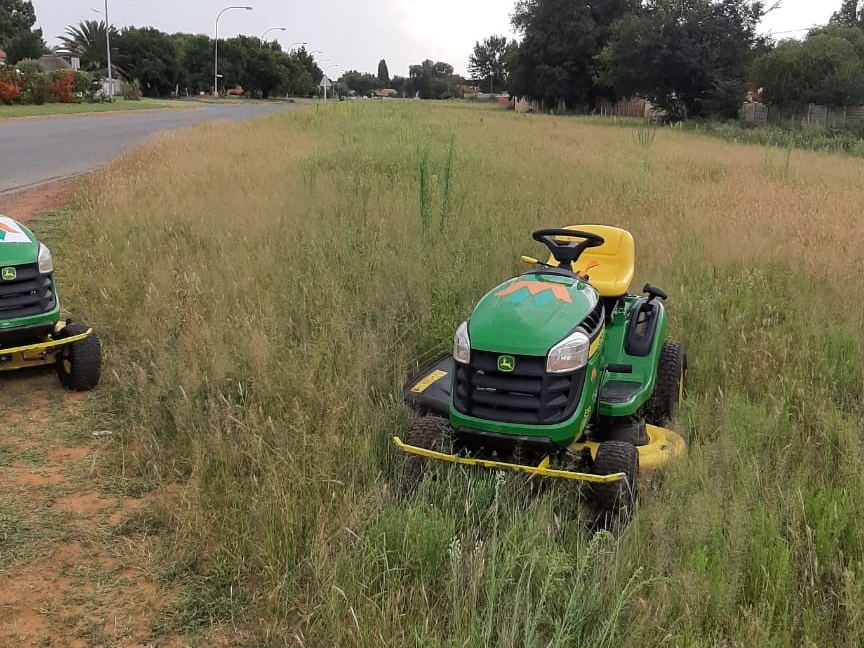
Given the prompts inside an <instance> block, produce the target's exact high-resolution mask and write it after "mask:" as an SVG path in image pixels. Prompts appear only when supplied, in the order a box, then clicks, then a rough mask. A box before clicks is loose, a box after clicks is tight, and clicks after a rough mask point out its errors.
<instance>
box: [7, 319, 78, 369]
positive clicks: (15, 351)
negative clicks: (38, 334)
mask: <svg viewBox="0 0 864 648" xmlns="http://www.w3.org/2000/svg"><path fill="white" fill-rule="evenodd" d="M92 334H93V329H92V328H88V329H87V331H86V332H84V333H81V334H80V335H70V336H69V337H66V338H63V339H62V340H46V341H44V342H37V343H36V344H27V345H24V346H18V347H12V348H9V349H3V348H0V371H11V370H13V369H22V368H24V367H38V366H40V365H47V364H53V363H54V361H55V358H54V355H55V354H56V353H59V352H60V350H61V349H62V348H63V347H64V346H67V345H69V344H72V343H73V342H78V341H79V340H83V339H85V338H88V337H90V336H91V335H92Z"/></svg>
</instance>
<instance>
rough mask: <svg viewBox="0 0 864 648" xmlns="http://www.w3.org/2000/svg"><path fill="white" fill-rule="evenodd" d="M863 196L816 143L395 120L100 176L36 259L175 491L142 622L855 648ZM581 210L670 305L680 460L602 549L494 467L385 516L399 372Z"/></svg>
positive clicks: (328, 638)
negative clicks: (678, 351) (167, 603)
mask: <svg viewBox="0 0 864 648" xmlns="http://www.w3.org/2000/svg"><path fill="white" fill-rule="evenodd" d="M232 142H237V143H242V146H230V143H232ZM229 148H230V150H231V151H232V154H231V155H230V156H229V155H225V152H226V150H227V149H229ZM862 181H864V163H862V161H860V160H855V159H852V158H848V157H842V158H841V157H830V156H827V155H818V154H813V153H803V152H800V151H787V150H779V151H778V150H777V149H770V148H763V147H742V146H735V145H731V144H726V143H723V142H718V141H716V140H711V139H706V138H697V137H693V136H690V135H688V134H686V133H681V132H675V131H666V130H664V131H659V132H657V133H656V137H653V138H646V137H645V136H644V134H643V135H642V137H640V136H639V133H637V132H635V131H634V130H633V129H626V128H604V127H602V126H597V125H591V124H584V123H579V122H578V121H575V120H568V119H556V118H551V117H544V116H517V115H513V114H508V113H504V112H500V111H497V110H485V109H482V110H481V109H465V108H459V107H452V106H441V105H438V106H436V105H433V104H426V103H420V102H405V103H401V102H385V103H379V102H374V103H373V102H350V103H349V102H346V103H344V104H335V103H334V104H332V105H328V106H321V105H319V106H316V107H314V108H310V109H308V110H303V111H296V112H289V113H283V114H280V115H278V116H274V117H271V118H267V119H266V120H263V121H257V122H251V123H242V124H235V125H231V124H220V125H206V126H202V127H200V128H198V129H197V130H195V131H193V132H187V133H173V134H169V135H165V136H163V137H161V138H160V139H158V140H156V141H155V142H153V143H151V144H149V145H148V146H147V147H145V148H144V149H142V150H140V151H137V152H134V153H132V154H130V155H128V156H127V157H125V158H123V159H122V160H120V161H119V162H117V163H116V164H114V165H113V166H112V167H111V168H110V170H109V171H108V173H107V178H106V176H105V175H100V178H99V180H98V182H96V181H94V182H93V184H92V186H90V187H88V188H87V189H86V190H85V192H84V198H83V200H82V204H81V208H80V210H79V211H78V212H77V213H76V214H75V215H74V216H73V218H72V219H70V221H69V224H68V228H69V230H68V232H67V235H66V238H65V241H66V242H65V243H62V244H60V245H59V246H55V247H56V249H55V258H56V259H58V262H57V266H58V270H57V275H58V281H59V282H60V285H62V286H64V289H65V290H64V299H65V302H66V305H67V306H69V307H71V308H72V309H73V312H75V313H76V314H77V315H79V316H80V317H81V318H82V319H84V320H86V321H88V322H90V323H92V324H93V325H94V326H96V327H97V328H98V330H99V331H100V334H101V335H102V338H103V341H104V345H105V350H106V363H107V368H106V374H105V379H104V383H103V386H102V388H101V389H100V390H99V391H98V392H96V393H95V394H94V398H93V400H91V401H90V403H91V407H92V410H93V411H92V414H93V415H94V416H98V417H99V420H100V423H99V425H100V429H103V428H104V429H113V430H123V431H124V441H125V444H126V447H127V448H135V449H136V450H135V451H134V452H132V451H127V454H126V456H125V460H126V465H127V466H137V470H138V471H139V472H140V473H141V478H142V479H144V480H146V481H148V482H157V483H160V484H161V485H162V486H163V487H165V488H169V487H170V488H171V489H172V492H176V493H177V494H178V495H177V502H176V505H175V506H173V507H171V508H170V509H169V510H167V511H165V516H166V518H167V519H168V520H170V525H171V528H173V529H174V538H175V539H176V543H177V544H176V548H175V554H174V558H173V561H169V563H168V565H167V566H166V573H165V575H164V577H165V578H173V579H175V581H176V582H177V583H180V584H182V585H183V586H184V587H186V588H187V592H188V596H187V597H186V598H185V599H184V600H183V601H181V603H179V604H178V605H177V606H176V608H175V609H173V610H172V612H171V614H170V615H169V618H166V619H165V620H164V623H165V624H166V625H170V626H171V627H173V628H179V629H180V630H185V631H188V632H190V633H191V635H192V636H194V634H195V633H196V632H199V631H200V630H201V629H202V628H204V629H206V628H207V627H209V626H210V625H213V624H216V625H219V624H222V625H223V627H224V626H230V627H237V628H240V629H241V630H242V632H241V634H242V635H243V636H245V637H246V639H247V640H248V643H249V644H250V645H272V646H280V645H298V646H310V647H311V646H369V647H372V646H383V645H391V646H442V647H444V646H448V647H449V646H454V647H455V646H514V647H515V646H537V647H538V648H539V647H541V646H543V647H546V646H581V647H587V646H617V645H645V646H658V645H670V646H777V647H781V646H783V647H785V646H817V645H818V646H857V645H861V643H862V642H864V602H862V601H864V564H862V549H864V532H862V531H864V529H862V526H864V523H862V521H861V520H864V498H862V497H861V496H860V494H861V493H862V492H864V471H862V469H861V467H862V462H864V442H862V433H864V430H862V414H864V408H862V405H861V403H862V395H864V388H862V385H864V380H862V371H861V367H862V366H864V342H862V336H861V333H860V326H861V324H860V323H861V321H862V319H864V308H862V304H864V287H862V284H861V280H860V276H861V270H860V259H862V258H864V238H862V237H861V236H860V232H861V231H862V228H864V223H862V216H861V215H862V214H864V193H862V192H861V186H862ZM580 222H601V223H608V224H612V225H619V226H623V227H626V228H628V229H630V230H631V231H632V232H633V234H634V236H635V239H636V242H637V277H636V281H635V282H634V288H635V289H637V290H638V289H639V288H641V286H642V285H643V283H644V282H647V281H650V282H651V283H653V284H655V285H659V286H662V287H663V288H665V289H666V290H667V292H668V293H669V294H670V299H669V302H668V309H669V312H670V313H671V318H672V324H671V327H672V330H671V334H672V336H673V337H675V338H677V339H681V340H683V342H684V343H685V345H686V347H687V350H688V356H689V360H690V374H689V377H690V385H689V388H690V397H689V401H688V403H687V405H686V406H685V408H684V409H683V411H682V412H681V415H680V417H679V422H678V429H679V431H680V432H681V433H682V434H684V435H685V436H686V437H687V439H688V440H689V442H690V454H689V457H688V458H687V459H686V460H684V461H682V462H680V463H679V464H677V465H676V466H674V467H673V468H672V469H671V470H670V471H669V472H668V474H667V475H666V477H665V480H664V482H663V485H662V489H661V490H659V491H655V492H652V493H650V494H648V495H646V497H645V498H644V499H643V501H642V503H641V507H640V510H639V512H638V514H637V516H636V518H635V520H634V521H633V523H632V524H631V525H630V526H629V528H628V529H627V530H626V532H624V533H623V534H622V535H621V536H620V537H618V538H613V537H611V536H609V535H608V534H601V535H597V536H595V537H591V536H589V535H588V534H587V533H586V531H585V525H584V523H583V520H581V519H580V511H579V509H578V507H577V506H576V505H575V503H574V499H575V498H574V496H573V490H572V487H570V486H567V485H562V484H553V485H550V488H549V489H547V490H545V491H544V492H542V493H540V492H537V491H536V489H531V488H529V487H528V486H527V485H526V483H525V480H524V479H523V478H520V477H517V476H506V477H505V476H500V475H495V474H487V473H482V474H481V473H476V472H467V471H460V470H451V471H449V472H448V471H445V472H442V473H441V474H440V479H439V480H438V481H436V482H434V483H431V482H427V483H425V484H424V485H423V487H422V488H421V492H420V493H419V495H418V497H417V498H416V499H414V500H412V501H410V502H403V501H400V499H399V498H397V497H395V496H394V494H393V493H392V492H391V488H390V486H389V478H390V476H391V475H392V471H393V467H394V456H395V455H394V452H393V451H392V450H391V448H390V446H389V442H388V439H389V437H390V436H391V435H392V434H393V433H402V432H404V431H405V430H406V428H407V424H408V420H409V419H408V414H407V412H406V411H405V409H404V408H403V407H402V406H401V405H400V400H399V392H400V388H401V383H402V380H403V379H404V377H405V375H406V373H407V372H409V371H411V370H412V368H413V367H414V366H415V365H413V364H412V363H413V362H414V361H415V360H417V359H420V360H423V359H428V358H430V357H432V356H433V355H435V354H436V353H437V352H440V351H442V350H446V349H448V348H449V346H450V344H451V339H452V333H453V330H454V328H455V327H456V325H457V324H458V323H459V322H460V321H462V319H464V318H465V316H466V315H467V314H468V313H469V311H470V308H471V306H472V304H473V303H474V302H475V301H476V300H477V299H478V298H479V297H480V296H481V295H482V294H483V293H484V292H485V291H486V290H488V289H489V288H490V287H492V286H493V285H494V284H495V283H497V282H499V281H501V280H503V279H504V278H506V277H508V276H511V275H512V274H513V273H515V272H517V271H518V270H519V269H520V265H519V263H518V258H519V255H520V254H523V253H526V254H534V253H538V252H539V249H538V246H537V244H534V243H533V242H531V241H530V232H531V231H532V229H535V228H537V227H540V226H546V227H555V226H562V225H566V224H575V223H580ZM84 233H86V235H85V234H84ZM127 469H128V468H127Z"/></svg>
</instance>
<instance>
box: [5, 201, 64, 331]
mask: <svg viewBox="0 0 864 648" xmlns="http://www.w3.org/2000/svg"><path fill="white" fill-rule="evenodd" d="M59 319H60V302H59V300H58V299H57V293H56V291H55V288H54V262H53V259H52V257H51V252H50V251H49V250H48V248H47V247H46V246H45V244H43V243H41V242H39V241H38V240H37V239H36V237H35V236H34V235H33V232H31V231H30V230H29V229H27V228H26V227H25V226H24V225H22V224H21V223H19V222H18V221H16V220H14V219H12V218H9V217H8V216H3V215H0V344H2V343H6V342H10V341H12V342H14V341H16V340H18V341H20V340H24V339H27V338H30V337H38V336H39V335H41V334H44V333H46V332H50V331H51V330H53V328H54V325H55V324H56V323H57V322H58V321H59Z"/></svg>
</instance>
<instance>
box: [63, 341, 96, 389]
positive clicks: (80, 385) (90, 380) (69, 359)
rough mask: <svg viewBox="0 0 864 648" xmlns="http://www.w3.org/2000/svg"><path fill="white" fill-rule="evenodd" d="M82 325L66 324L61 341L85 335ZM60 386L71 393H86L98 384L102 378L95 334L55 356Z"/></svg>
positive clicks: (66, 347)
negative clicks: (65, 338)
mask: <svg viewBox="0 0 864 648" xmlns="http://www.w3.org/2000/svg"><path fill="white" fill-rule="evenodd" d="M88 328H90V327H88V326H85V325H83V324H67V325H66V327H65V328H64V329H63V332H62V335H61V339H62V338H64V337H72V336H74V335H81V334H82V333H86V332H87V329H88ZM57 375H58V376H60V384H61V385H63V386H64V387H65V388H66V389H70V390H72V391H86V390H88V389H93V388H94V387H95V386H96V385H98V384H99V379H100V378H101V377H102V343H101V342H100V341H99V337H98V336H97V335H96V333H91V334H90V335H89V336H88V337H86V338H84V339H83V340H78V341H77V342H73V343H72V344H69V345H66V346H65V347H63V348H62V349H61V350H60V352H59V353H58V354H57Z"/></svg>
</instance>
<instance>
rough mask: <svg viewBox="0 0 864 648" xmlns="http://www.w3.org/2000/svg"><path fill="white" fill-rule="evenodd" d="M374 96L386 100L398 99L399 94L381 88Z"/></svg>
mask: <svg viewBox="0 0 864 648" xmlns="http://www.w3.org/2000/svg"><path fill="white" fill-rule="evenodd" d="M374 96H376V97H384V98H387V97H390V98H393V97H398V96H399V92H397V91H396V90H394V89H393V88H382V89H381V90H376V91H375V95H374Z"/></svg>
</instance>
